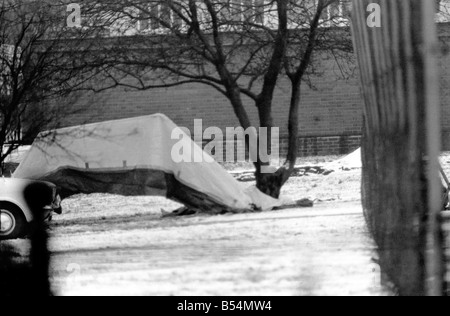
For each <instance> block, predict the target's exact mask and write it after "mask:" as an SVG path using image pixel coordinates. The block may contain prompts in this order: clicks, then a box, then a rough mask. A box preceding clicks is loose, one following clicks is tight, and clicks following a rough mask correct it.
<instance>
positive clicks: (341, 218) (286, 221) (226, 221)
mask: <svg viewBox="0 0 450 316" xmlns="http://www.w3.org/2000/svg"><path fill="white" fill-rule="evenodd" d="M333 159H335V157H322V158H314V159H310V160H302V161H301V162H300V163H302V164H309V165H316V164H324V163H326V162H327V161H331V160H333ZM240 167H242V168H243V169H245V166H240ZM226 168H227V169H230V166H226ZM235 169H236V168H235ZM252 184H253V183H251V182H250V183H246V184H245V185H252ZM283 195H284V196H288V197H290V198H292V199H302V198H310V199H312V200H314V201H315V207H314V208H306V209H305V208H303V209H302V208H300V209H287V210H283V211H275V212H265V213H252V214H239V215H223V216H207V215H196V216H188V217H182V218H161V210H165V211H170V210H174V209H176V208H177V207H179V205H178V204H176V203H174V202H171V201H168V200H166V199H164V198H159V197H121V196H112V195H105V194H92V195H78V196H74V197H72V198H70V199H67V200H65V201H64V203H63V207H64V210H65V213H64V215H62V216H55V217H54V220H53V222H52V223H51V224H50V227H49V229H50V236H51V239H50V245H49V246H50V250H51V252H52V264H51V276H52V284H53V290H54V292H55V294H57V295H97V294H102V295H103V294H105V295H108V294H110V295H390V294H392V292H390V291H389V290H388V289H386V288H384V287H383V286H382V285H381V282H380V273H379V267H378V265H377V264H376V248H375V245H374V244H373V242H372V239H371V238H370V236H369V235H368V233H367V229H366V226H365V223H364V218H363V215H362V209H361V205H360V170H350V171H340V172H335V173H332V174H330V175H328V176H323V175H316V174H309V175H307V176H304V177H299V178H292V179H291V180H290V181H289V183H288V184H287V185H286V186H285V187H284V189H283ZM10 244H12V245H14V246H15V247H16V249H19V251H20V252H21V254H22V255H23V256H26V255H27V253H28V242H27V241H12V242H10Z"/></svg>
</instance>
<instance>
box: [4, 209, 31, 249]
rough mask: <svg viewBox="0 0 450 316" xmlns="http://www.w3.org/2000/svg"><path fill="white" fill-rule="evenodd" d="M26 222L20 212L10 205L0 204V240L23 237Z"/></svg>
mask: <svg viewBox="0 0 450 316" xmlns="http://www.w3.org/2000/svg"><path fill="white" fill-rule="evenodd" d="M25 228H26V220H25V216H24V215H23V213H22V211H21V210H20V209H19V208H18V207H16V206H14V205H11V204H7V203H0V240H2V239H3V240H4V239H17V238H21V237H23V236H25V233H26V232H25V230H26V229H25Z"/></svg>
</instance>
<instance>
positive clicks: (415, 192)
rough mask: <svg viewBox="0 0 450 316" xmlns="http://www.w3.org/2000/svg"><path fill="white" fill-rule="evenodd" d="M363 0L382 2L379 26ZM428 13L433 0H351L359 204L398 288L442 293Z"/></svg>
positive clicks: (433, 45)
mask: <svg viewBox="0 0 450 316" xmlns="http://www.w3.org/2000/svg"><path fill="white" fill-rule="evenodd" d="M369 4H372V6H371V8H373V7H374V6H373V4H378V5H379V7H380V8H381V11H380V15H379V18H380V19H381V27H376V26H378V25H376V23H368V17H369V15H370V14H373V11H370V12H368V6H369ZM375 14H376V13H375ZM372 17H373V16H372ZM434 17H435V3H434V1H429V0H353V40H354V46H355V51H356V53H357V55H358V62H359V69H360V75H361V82H362V90H363V96H364V100H365V106H364V128H363V144H362V156H363V157H362V159H363V183H362V194H363V207H364V211H365V215H366V218H367V221H368V224H369V227H370V229H371V232H372V233H373V235H374V238H375V240H376V242H377V244H378V246H379V249H380V264H381V268H382V270H383V271H384V272H385V273H387V275H388V276H389V277H390V278H391V280H392V281H393V282H394V283H395V285H396V286H397V288H398V290H399V294H400V295H441V294H442V293H443V265H442V255H443V254H442V247H441V241H440V238H439V232H440V227H439V225H438V220H437V219H438V215H439V212H440V211H441V209H442V191H441V189H442V187H441V184H440V179H439V168H438V156H439V154H440V118H439V111H440V104H439V90H438V88H439V82H438V80H439V76H438V70H437V64H436V62H437V54H438V49H437V48H438V46H437V35H436V29H435V24H434ZM371 21H372V20H371ZM368 25H371V26H374V27H369V26H368Z"/></svg>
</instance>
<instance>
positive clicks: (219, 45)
mask: <svg viewBox="0 0 450 316" xmlns="http://www.w3.org/2000/svg"><path fill="white" fill-rule="evenodd" d="M96 9H97V10H98V11H97V12H99V14H102V15H103V16H105V17H108V21H109V23H110V27H111V30H112V32H116V35H118V36H117V37H115V38H114V39H109V40H108V41H106V42H107V43H108V44H110V45H107V46H108V47H107V48H106V49H104V48H103V49H99V50H97V51H96V54H97V57H99V58H98V61H97V64H98V66H99V67H100V68H102V70H103V77H102V80H101V81H102V82H103V86H101V87H96V88H95V89H96V90H97V91H103V90H104V89H109V88H113V87H117V86H125V87H132V88H137V89H144V90H145V89H153V88H161V87H175V86H179V85H182V84H188V83H198V84H204V85H207V86H209V87H211V88H213V89H215V90H217V91H219V92H220V93H222V94H223V95H224V96H225V97H226V98H228V100H229V101H230V104H231V106H232V109H233V110H234V113H235V114H236V117H237V118H238V120H239V123H240V125H241V126H242V127H243V128H244V129H248V128H250V127H252V126H258V125H259V126H260V127H267V128H269V130H270V128H271V127H273V126H274V123H273V113H272V112H273V99H274V93H275V91H276V87H277V83H278V82H279V79H280V76H282V75H287V77H288V78H289V79H290V82H291V87H292V98H291V102H290V104H286V107H289V108H290V111H289V117H287V118H286V120H287V121H288V122H289V133H290V135H289V153H288V155H287V160H286V162H285V164H284V165H283V166H282V167H281V168H279V169H278V170H277V171H276V172H275V173H272V174H267V173H264V172H262V167H263V166H265V165H267V163H265V162H263V161H262V160H261V159H260V158H261V157H260V156H258V157H257V159H256V162H255V167H256V179H257V186H258V188H259V189H260V190H261V191H262V192H264V193H266V194H268V195H271V196H273V197H278V196H279V194H280V189H281V187H282V186H283V185H284V183H285V182H286V181H287V180H288V178H289V177H290V175H291V173H292V171H293V169H294V166H295V162H296V158H297V151H298V147H297V139H298V117H299V107H300V103H301V102H300V101H301V98H300V96H301V87H302V83H303V82H309V76H310V75H312V74H315V75H317V74H320V71H319V68H320V67H318V65H319V64H320V60H321V59H323V58H328V59H334V60H338V61H339V62H342V61H344V60H348V59H349V58H351V57H350V56H351V55H350V54H349V53H350V52H351V50H352V45H351V37H350V35H349V34H348V33H349V28H348V27H347V21H348V19H346V14H347V10H348V9H349V7H348V2H347V1H341V0H309V1H296V0H273V1H263V0H252V1H240V0H227V1H216V0H202V1H197V0H186V1H183V0H179V1H175V0H168V1H167V0H165V1H161V0H159V1H117V0H108V1H100V2H98V3H97V6H96ZM119 21H128V23H124V22H122V23H119ZM123 35H132V36H123ZM99 51H102V52H103V53H99ZM342 52H345V54H343V53H342ZM343 69H346V67H342V68H341V70H343ZM148 78H151V79H150V80H149V79H148ZM245 99H250V100H251V101H252V102H253V103H254V105H255V107H256V109H257V111H258V114H259V124H254V123H253V122H251V119H250V116H249V114H248V112H247V110H246V108H245V106H244V103H245V102H244V100H245ZM267 137H268V143H270V141H269V140H270V137H271V135H270V133H269V134H268V135H267Z"/></svg>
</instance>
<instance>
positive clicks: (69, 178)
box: [13, 114, 281, 210]
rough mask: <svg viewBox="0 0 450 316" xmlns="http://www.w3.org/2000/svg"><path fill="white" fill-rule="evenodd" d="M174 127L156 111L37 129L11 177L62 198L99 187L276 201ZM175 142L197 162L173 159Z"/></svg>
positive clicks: (268, 204) (229, 201)
mask: <svg viewBox="0 0 450 316" xmlns="http://www.w3.org/2000/svg"><path fill="white" fill-rule="evenodd" d="M175 128H177V126H176V125H175V124H174V123H173V122H172V121H171V120H170V119H168V118H167V117H166V116H164V115H161V114H157V115H151V116H143V117H137V118H130V119H123V120H116V121H108V122H101V123H96V124H89V125H82V126H75V127H69V128H64V129H59V130H56V131H54V132H51V133H48V132H47V133H42V134H41V135H39V136H38V138H37V139H36V141H35V142H34V144H33V145H32V147H31V149H30V150H29V152H28V153H27V154H26V156H25V157H24V159H23V161H22V162H21V164H20V165H19V167H18V168H17V170H16V171H15V173H14V174H13V177H15V178H27V179H39V180H47V181H51V182H53V183H55V184H57V185H58V186H59V187H60V188H61V190H62V195H63V196H66V197H67V196H70V195H73V194H78V193H95V192H101V193H112V194H121V195H162V196H167V197H169V198H171V197H173V196H175V197H177V196H179V197H181V198H179V199H178V200H181V201H182V202H183V196H182V194H181V191H184V192H185V193H186V194H189V195H190V196H196V195H198V194H200V197H199V198H203V197H207V199H210V200H211V201H213V202H214V203H218V204H219V205H223V206H226V207H227V208H230V209H236V210H239V209H242V210H248V209H253V208H254V206H255V205H256V207H257V208H260V209H271V208H273V207H276V206H279V205H280V204H281V202H280V201H279V200H275V199H272V198H270V197H268V196H265V195H264V194H262V193H261V192H260V191H258V190H256V189H252V190H251V191H250V192H249V191H248V190H247V191H246V190H244V188H243V187H242V184H240V183H239V182H237V181H236V180H235V179H234V178H233V177H232V176H231V175H230V174H228V172H226V171H225V170H224V169H223V168H222V167H221V166H220V165H219V164H218V163H216V162H206V161H207V158H210V156H208V155H207V154H206V153H205V152H204V151H203V150H202V149H201V148H200V147H199V146H197V145H196V144H195V143H194V142H193V141H192V140H191V139H190V138H189V137H184V138H182V139H181V140H180V139H172V138H171V135H172V131H173V130H174V129H175ZM180 142H185V145H187V146H190V148H192V152H191V155H192V161H193V157H194V156H195V155H197V157H198V155H200V157H203V159H202V160H203V162H180V163H176V162H174V159H172V156H171V152H172V148H173V146H174V145H175V144H180ZM211 160H212V159H211ZM169 191H170V192H169ZM184 197H186V196H185V195H184ZM190 198H191V197H188V199H190Z"/></svg>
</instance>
